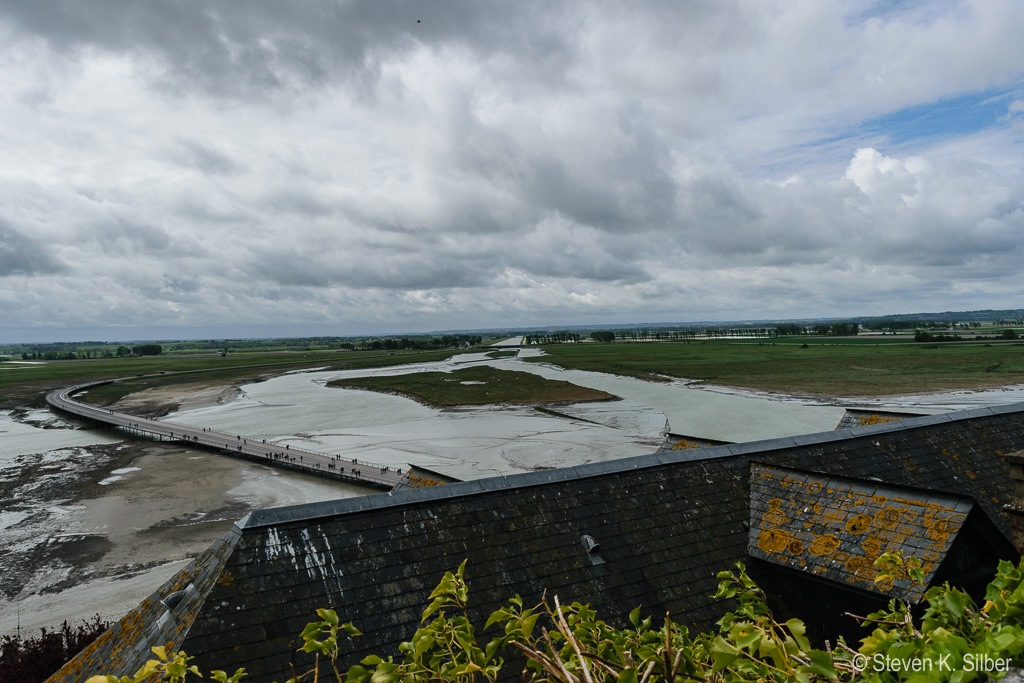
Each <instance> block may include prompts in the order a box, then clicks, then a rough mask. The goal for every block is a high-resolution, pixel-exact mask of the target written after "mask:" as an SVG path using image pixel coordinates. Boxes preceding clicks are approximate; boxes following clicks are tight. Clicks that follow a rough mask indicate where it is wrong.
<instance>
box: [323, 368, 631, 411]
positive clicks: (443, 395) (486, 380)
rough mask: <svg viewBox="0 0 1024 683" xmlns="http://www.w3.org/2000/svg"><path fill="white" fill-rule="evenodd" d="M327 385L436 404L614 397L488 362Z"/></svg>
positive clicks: (549, 401)
mask: <svg viewBox="0 0 1024 683" xmlns="http://www.w3.org/2000/svg"><path fill="white" fill-rule="evenodd" d="M327 386H329V387H341V388H345V389H369V390H371V391H383V392H387V393H395V394H400V395H402V396H408V397H410V398H414V399H416V400H418V401H421V402H423V403H426V404H428V405H433V406H454V405H485V404H489V403H555V402H563V401H564V402H579V401H601V400H608V399H611V398H614V397H613V396H612V395H611V394H608V393H605V392H603V391H599V390H597V389H588V388H586V387H580V386H576V385H575V384H570V383H569V382H562V381H556V380H549V379H544V378H543V377H539V376H537V375H534V374H531V373H529V372H512V371H508V370H497V369H495V368H492V367H489V366H486V365H481V366H477V367H472V368H464V369H462V370H456V371H454V372H418V373H415V374H410V375H397V376H392V377H359V378H353V379H344V380H333V381H331V382H328V383H327Z"/></svg>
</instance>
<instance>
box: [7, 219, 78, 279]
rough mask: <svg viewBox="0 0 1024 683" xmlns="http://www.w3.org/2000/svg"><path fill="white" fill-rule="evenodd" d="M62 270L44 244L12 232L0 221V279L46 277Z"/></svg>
mask: <svg viewBox="0 0 1024 683" xmlns="http://www.w3.org/2000/svg"><path fill="white" fill-rule="evenodd" d="M63 270H64V269H63V267H62V266H61V265H60V263H59V262H58V261H57V260H56V259H55V258H54V257H53V256H52V255H51V253H50V251H48V250H47V248H46V245H45V244H43V243H41V242H39V241H38V240H34V239H32V238H30V237H28V236H26V235H23V234H21V233H18V232H16V231H14V230H12V229H11V228H10V227H9V226H7V225H4V224H3V222H2V221H0V277H6V276H9V275H47V274H54V273H60V272H62V271H63Z"/></svg>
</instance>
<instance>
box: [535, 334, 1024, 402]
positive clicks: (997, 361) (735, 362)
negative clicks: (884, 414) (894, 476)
mask: <svg viewBox="0 0 1024 683" xmlns="http://www.w3.org/2000/svg"><path fill="white" fill-rule="evenodd" d="M805 342H806V344H807V347H806V348H803V345H804V343H805ZM544 349H545V351H547V353H548V355H547V356H544V357H540V358H530V359H528V360H531V361H535V362H541V363H553V364H556V365H560V366H562V367H565V368H570V369H575V370H591V371H595V372H608V373H614V374H618V375H627V376H630V377H638V378H641V379H649V380H664V379H666V378H669V377H679V378H687V379H695V380H704V381H706V382H710V383H714V384H722V385H726V386H734V387H746V388H751V389H763V390H775V391H784V392H793V393H811V394H826V395H830V396H869V395H871V396H882V395H886V394H902V393H916V392H924V391H938V390H942V389H970V388H981V387H990V386H1000V385H1006V384H1017V383H1021V382H1024V345H1022V344H1020V343H1009V344H1008V343H998V342H993V343H991V344H981V343H979V344H973V343H971V344H969V343H966V342H952V343H944V344H914V343H905V344H892V343H883V344H877V345H875V344H868V343H865V341H864V340H863V339H855V340H849V341H848V342H840V341H837V340H832V339H830V340H827V341H826V340H812V339H805V340H802V341H801V342H800V344H791V343H786V344H772V343H770V342H761V343H757V342H755V343H733V342H728V341H715V342H690V343H683V342H648V343H619V342H616V343H611V344H600V343H590V344H556V345H551V346H546V347H544Z"/></svg>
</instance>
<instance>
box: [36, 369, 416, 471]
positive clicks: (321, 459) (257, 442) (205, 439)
mask: <svg viewBox="0 0 1024 683" xmlns="http://www.w3.org/2000/svg"><path fill="white" fill-rule="evenodd" d="M112 381H113V380H108V381H104V382H90V383H89V384H78V385H75V386H71V387H67V388H65V389H57V390H55V391H51V392H50V393H48V394H47V395H46V402H47V403H49V404H50V405H51V406H53V407H54V408H57V409H58V410H62V411H64V412H66V413H70V414H72V415H77V416H79V417H83V418H86V419H89V420H93V421H95V422H99V423H102V424H105V425H108V426H112V427H116V428H119V429H123V430H125V431H128V432H133V433H136V434H145V435H147V436H150V437H153V438H156V439H159V440H162V441H167V440H170V441H180V442H181V443H183V444H188V445H189V446H197V447H202V448H206V449H210V450H213V451H216V452H219V453H224V454H226V455H231V456H233V457H236V458H244V459H246V460H252V461H255V462H259V463H261V464H263V465H268V466H270V467H280V468H283V469H290V470H296V471H300V472H305V473H307V474H314V475H317V476H320V477H326V478H329V479H341V480H344V481H348V482H352V483H358V484H362V485H363V486H371V487H374V488H378V489H384V490H391V488H392V487H394V486H395V485H396V484H398V482H399V481H401V479H402V470H401V469H396V468H394V467H389V466H385V465H378V464H375V463H371V462H364V461H361V460H358V459H355V458H352V459H349V458H341V457H340V456H336V455H330V454H328V453H317V452H316V451H310V450H305V449H301V448H292V447H291V446H290V445H280V444H274V443H268V442H266V441H264V440H261V439H250V438H248V437H246V436H243V435H241V434H228V433H225V432H218V431H215V430H213V429H208V428H206V427H193V426H191V425H183V424H178V423H175V422H166V421H163V420H154V419H152V418H145V417H139V416H137V415H132V414H130V413H125V412H121V411H116V410H111V409H109V408H101V407H99V406H94V405H90V404H88V403H83V402H81V401H76V400H75V399H74V398H72V396H73V395H74V394H76V393H78V392H81V391H84V390H86V389H89V388H92V387H97V386H102V385H104V384H110V383H111V382H112Z"/></svg>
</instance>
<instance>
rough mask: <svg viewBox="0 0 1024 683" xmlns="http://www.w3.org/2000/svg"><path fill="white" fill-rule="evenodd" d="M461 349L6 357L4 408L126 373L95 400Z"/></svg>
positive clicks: (1, 372) (0, 376)
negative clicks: (19, 360)
mask: <svg viewBox="0 0 1024 683" xmlns="http://www.w3.org/2000/svg"><path fill="white" fill-rule="evenodd" d="M467 350H468V349H467ZM458 353H463V351H457V350H454V349H438V350H431V351H307V352H278V353H245V354H228V355H227V356H218V355H202V356H199V355H195V356H180V355H171V356H142V357H138V358H109V359H97V360H63V361H46V362H44V363H43V364H41V365H16V364H14V363H4V364H3V367H0V408H15V407H19V406H25V405H30V406H42V405H44V404H45V402H44V396H45V394H46V392H48V391H50V390H52V389H58V388H60V387H66V386H70V385H72V384H79V383H83V382H91V381H99V380H105V379H117V378H127V379H124V380H123V381H120V382H118V383H116V384H113V385H110V386H107V387H100V388H97V389H94V390H92V391H90V392H89V400H90V401H92V402H95V403H98V404H101V405H109V404H110V403H113V402H114V401H116V400H117V399H118V398H120V397H121V396H124V395H126V394H130V393H132V392H135V391H141V390H143V389H148V388H150V387H155V386H165V385H168V384H181V383H186V382H198V381H208V382H224V383H232V382H242V381H248V380H255V379H258V378H260V377H265V376H267V375H271V374H279V373H282V372H288V371H290V370H302V369H307V368H324V369H326V370H340V369H344V370H352V369H357V368H367V367H383V366H388V365H400V364H404V363H423V362H429V361H438V360H444V359H446V358H450V357H451V356H453V355H455V354H458Z"/></svg>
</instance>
